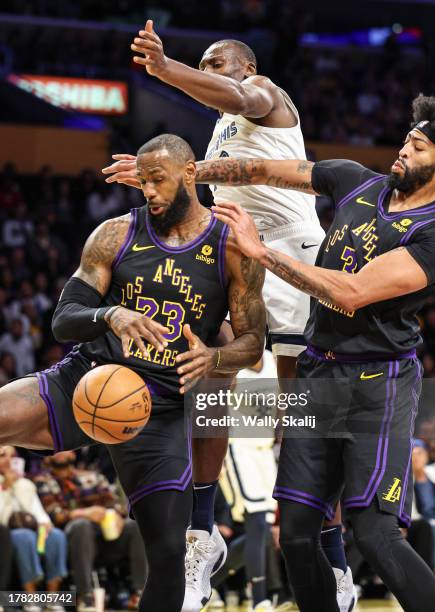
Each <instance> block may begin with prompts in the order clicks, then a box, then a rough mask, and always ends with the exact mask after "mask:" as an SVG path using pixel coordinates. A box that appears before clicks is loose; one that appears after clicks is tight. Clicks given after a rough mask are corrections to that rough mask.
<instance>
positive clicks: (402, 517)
mask: <svg viewBox="0 0 435 612" xmlns="http://www.w3.org/2000/svg"><path fill="white" fill-rule="evenodd" d="M399 518H400V520H401V521H402V522H403V523H405V525H406V526H407V527H410V526H411V517H410V516H409V514H406V512H403V513H402V514H400V515H399Z"/></svg>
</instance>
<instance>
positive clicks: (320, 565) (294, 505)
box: [204, 96, 435, 612]
mask: <svg viewBox="0 0 435 612" xmlns="http://www.w3.org/2000/svg"><path fill="white" fill-rule="evenodd" d="M413 109H414V116H413V119H414V121H413V124H412V129H411V130H410V132H409V133H408V134H407V135H406V139H405V142H404V145H403V147H402V149H401V150H400V152H399V156H398V159H397V161H396V162H395V163H394V164H393V166H392V168H391V173H390V175H389V176H384V175H381V174H378V173H376V172H373V171H371V170H369V169H368V168H365V167H363V166H361V165H360V164H357V163H355V162H352V161H348V160H329V161H321V162H318V163H315V164H313V163H311V162H306V161H302V162H298V161H281V162H280V161H258V160H236V159H226V160H217V161H214V162H205V163H204V167H205V168H206V169H207V172H208V174H209V173H212V174H213V175H214V176H213V178H212V182H213V183H216V182H219V181H221V182H222V183H225V184H232V185H245V184H263V183H267V184H273V185H278V186H279V187H282V188H288V189H297V190H302V191H305V192H307V193H314V194H323V195H327V196H329V197H330V198H331V199H332V200H333V201H334V203H335V217H334V220H333V222H332V225H331V227H330V229H329V231H328V234H327V236H326V238H325V240H324V242H323V244H322V246H321V248H320V251H319V255H318V258H317V261H316V265H315V266H310V265H307V264H305V263H302V262H299V261H297V260H295V259H293V258H291V257H289V256H288V255H286V254H285V253H280V252H278V251H274V250H271V249H269V248H267V247H266V246H265V245H264V244H263V243H262V242H261V241H260V240H259V236H258V233H257V230H256V228H255V225H254V223H253V221H252V219H251V218H250V217H249V215H247V213H246V212H244V211H243V210H242V209H241V208H240V206H238V205H237V204H233V203H228V204H220V205H218V206H216V207H214V211H215V214H216V216H217V218H218V219H220V220H222V221H225V222H226V223H228V225H229V226H230V228H231V230H232V231H233V233H234V235H235V237H236V239H237V243H238V245H239V246H240V248H241V250H242V251H243V252H244V253H245V255H247V256H250V257H253V258H254V259H256V260H257V261H258V262H259V263H261V264H262V265H263V266H264V267H266V268H267V269H269V270H271V271H272V272H273V273H274V274H276V275H278V276H279V277H280V278H283V279H284V280H286V281H287V282H288V283H291V284H292V285H294V286H295V287H297V288H299V289H300V290H301V291H304V292H305V293H308V294H309V295H311V296H312V300H311V315H310V318H309V321H308V323H307V327H306V330H305V334H306V339H307V343H308V348H307V350H306V351H305V352H304V353H302V355H301V356H300V357H299V359H298V376H299V378H302V379H307V384H308V383H312V381H313V380H316V379H319V378H322V379H327V380H330V381H331V384H333V381H337V384H340V383H341V382H342V381H343V379H345V380H346V383H347V385H348V386H349V389H350V398H351V399H350V406H349V411H348V413H347V415H345V417H344V418H345V422H346V425H347V427H348V432H347V433H348V434H349V435H346V436H345V437H343V436H341V437H335V438H334V435H332V436H330V435H328V436H324V435H321V436H317V437H313V436H311V437H306V438H303V437H302V435H303V434H301V437H300V438H294V437H293V438H292V439H291V440H290V439H288V438H285V439H284V442H283V446H282V450H281V456H280V465H279V471H278V478H277V484H276V488H275V493H274V494H275V497H276V498H277V499H278V500H279V504H280V515H281V547H282V550H283V553H284V555H285V558H286V564H287V570H288V575H289V578H290V581H291V583H292V585H293V587H294V590H295V593H296V599H297V603H298V604H299V608H300V610H301V612H336V611H337V610H338V608H337V603H336V600H335V586H336V585H335V580H334V576H333V573H332V571H331V567H330V565H329V563H327V560H326V558H325V556H324V554H323V552H322V550H321V548H320V545H319V533H320V529H321V525H322V520H323V517H324V516H328V515H331V514H332V512H333V507H334V505H335V504H336V502H337V500H338V499H340V498H341V499H342V501H343V505H344V507H345V508H346V509H347V510H348V513H349V517H350V520H351V522H352V524H353V529H354V534H355V540H356V543H357V545H358V546H359V547H360V549H361V552H362V553H363V555H364V556H365V558H366V559H367V560H368V561H369V563H370V565H371V566H372V567H373V568H374V569H375V570H376V572H377V573H378V574H379V575H380V576H381V577H382V579H383V580H384V582H385V584H386V585H387V586H388V587H389V588H390V590H391V591H392V592H393V593H394V594H395V595H396V597H397V599H398V600H399V602H400V604H401V605H402V606H403V608H404V610H405V611H406V612H421V611H422V610H425V611H426V610H427V611H429V610H431V609H433V606H434V602H435V578H434V576H433V574H432V572H431V571H430V570H429V569H428V567H427V565H426V564H425V563H424V562H423V561H422V560H421V558H420V557H419V556H418V555H417V554H416V553H415V552H414V551H413V549H412V548H411V547H410V546H409V545H408V543H407V542H406V541H405V540H404V539H403V537H402V535H401V533H400V531H399V525H402V526H407V525H409V522H410V510H411V501H412V489H413V486H412V470H411V469H410V468H411V450H412V433H413V427H414V421H415V418H416V414H417V406H418V398H419V395H420V389H421V376H422V367H421V364H420V362H419V360H418V359H417V357H416V348H417V347H418V346H419V345H420V343H421V337H420V334H419V324H418V321H417V317H416V315H417V313H418V311H419V310H420V308H421V307H422V305H423V304H424V302H425V299H426V297H427V296H428V295H430V294H431V293H432V291H433V284H434V283H435V97H424V96H419V97H418V98H416V100H414V103H413ZM319 384H320V381H317V385H319ZM312 388H313V389H315V387H312ZM338 388H339V387H337V389H338ZM342 408H343V407H342V406H340V405H338V404H336V406H335V408H334V413H335V414H339V412H340V410H341V411H342ZM310 410H316V411H317V412H316V413H315V416H317V418H318V420H319V422H322V418H324V412H325V411H326V410H327V406H326V405H322V404H320V402H319V404H318V405H317V406H316V404H315V403H313V404H312V405H310ZM342 414H343V412H342Z"/></svg>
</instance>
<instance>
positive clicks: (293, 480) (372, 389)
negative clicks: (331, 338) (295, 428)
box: [274, 351, 422, 525]
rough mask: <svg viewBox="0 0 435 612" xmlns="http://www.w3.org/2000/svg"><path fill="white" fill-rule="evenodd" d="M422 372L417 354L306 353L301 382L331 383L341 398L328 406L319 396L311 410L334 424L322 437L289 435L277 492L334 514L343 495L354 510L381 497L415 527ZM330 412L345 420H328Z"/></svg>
mask: <svg viewBox="0 0 435 612" xmlns="http://www.w3.org/2000/svg"><path fill="white" fill-rule="evenodd" d="M421 377H422V366H421V364H420V362H419V360H418V359H416V358H411V359H396V360H394V361H371V362H370V363H337V362H334V361H326V360H325V361H322V360H320V359H318V358H317V357H314V356H312V355H309V354H307V351H305V352H304V353H302V355H300V356H299V359H298V378H299V379H302V380H301V382H300V383H299V384H301V385H302V386H303V385H304V384H305V385H308V387H309V388H310V389H311V390H313V391H315V389H316V385H317V387H318V388H319V386H321V385H324V383H325V382H327V381H330V386H331V385H334V384H335V391H332V392H331V393H332V394H334V393H335V395H334V397H336V398H337V399H336V400H333V401H332V403H329V405H328V406H326V408H325V402H322V395H321V394H318V395H317V398H316V401H313V402H310V403H309V406H308V407H307V408H306V412H307V414H309V415H313V416H314V417H315V418H316V419H317V420H318V421H319V422H320V423H322V424H323V425H325V423H326V424H327V425H328V427H326V428H325V427H324V428H323V429H322V428H321V429H322V430H321V434H317V435H316V434H315V432H313V434H312V435H311V434H309V435H308V434H307V433H304V432H301V434H300V435H299V436H297V437H284V439H283V443H282V448H281V454H280V459H279V468H278V477H277V482H276V487H275V490H274V497H275V498H276V499H287V500H291V501H296V502H300V503H303V504H307V505H309V506H312V507H314V508H317V509H318V510H320V511H321V512H323V513H324V514H325V516H326V517H327V518H329V519H330V518H332V517H333V516H334V513H335V506H336V504H337V502H338V501H339V500H340V499H341V502H342V505H343V507H344V508H346V509H352V508H358V507H366V506H369V505H370V504H371V503H372V501H373V500H374V499H375V498H376V499H377V503H378V505H379V508H380V509H381V510H382V511H383V512H387V513H389V514H395V515H397V516H398V518H399V521H400V523H401V524H403V525H409V523H410V513H411V504H412V494H413V486H412V469H411V451H412V435H413V431H414V422H415V418H416V416H417V410H418V400H419V397H420V393H421ZM316 379H317V380H316ZM319 379H322V381H320V380H319ZM304 381H305V382H304ZM343 381H344V383H345V384H347V385H348V388H347V392H348V399H349V401H348V405H347V406H343V404H342V403H340V401H339V399H338V398H339V397H341V396H342V394H340V390H339V389H340V387H343ZM309 393H310V391H309ZM322 393H323V396H324V395H325V393H324V392H323V391H322ZM334 402H335V406H334ZM331 406H332V410H331ZM327 412H329V415H330V414H332V413H335V415H339V417H338V418H336V419H335V420H334V419H332V420H331V419H329V420H328V419H327V418H325V413H327ZM313 413H314V414H313ZM331 421H334V422H333V423H332V422H331ZM328 428H329V431H326V430H327V429H328ZM307 431H308V430H305V432H307ZM284 435H285V434H284Z"/></svg>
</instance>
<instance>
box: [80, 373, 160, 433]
mask: <svg viewBox="0 0 435 612" xmlns="http://www.w3.org/2000/svg"><path fill="white" fill-rule="evenodd" d="M73 410H74V417H75V420H76V421H77V424H78V425H79V426H80V427H81V429H82V430H83V431H84V432H85V434H86V435H87V436H89V437H90V438H93V439H94V440H96V441H97V442H102V443H103V444H120V443H121V442H126V441H127V440H131V439H132V438H134V437H135V436H137V434H138V433H139V432H140V431H141V429H142V428H143V427H144V426H145V425H146V423H147V422H148V419H149V418H150V414H151V396H150V392H149V390H148V387H147V385H146V383H145V382H144V381H143V379H142V378H141V377H140V376H139V375H138V374H136V372H133V370H130V368H126V367H124V366H121V365H116V364H107V365H103V366H99V367H97V368H94V369H93V370H90V371H89V372H88V373H87V374H85V375H84V376H83V378H81V379H80V381H79V383H78V385H77V386H76V388H75V390H74V395H73Z"/></svg>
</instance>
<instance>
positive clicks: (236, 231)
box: [211, 202, 265, 260]
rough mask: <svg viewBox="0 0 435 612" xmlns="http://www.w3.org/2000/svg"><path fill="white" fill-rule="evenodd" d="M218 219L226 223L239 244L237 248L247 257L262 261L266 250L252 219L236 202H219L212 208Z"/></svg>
mask: <svg viewBox="0 0 435 612" xmlns="http://www.w3.org/2000/svg"><path fill="white" fill-rule="evenodd" d="M211 209H212V211H213V214H214V216H215V217H216V219H219V220H220V221H223V222H224V223H226V224H227V225H228V226H229V227H230V229H231V231H232V233H233V235H234V238H235V240H236V242H237V246H238V247H239V249H240V250H241V251H242V253H243V254H244V255H246V257H251V258H252V259H257V260H259V259H261V255H262V253H263V251H264V249H265V247H264V243H263V242H261V240H260V236H259V235H258V231H257V228H256V227H255V223H254V220H253V219H252V217H251V216H250V215H249V214H248V213H247V212H246V211H244V210H243V208H242V207H241V206H240V204H235V203H234V202H219V204H217V205H216V206H212V207H211Z"/></svg>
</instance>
